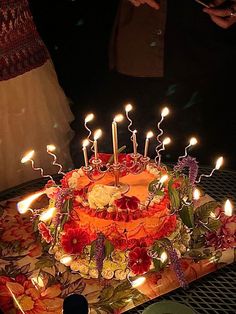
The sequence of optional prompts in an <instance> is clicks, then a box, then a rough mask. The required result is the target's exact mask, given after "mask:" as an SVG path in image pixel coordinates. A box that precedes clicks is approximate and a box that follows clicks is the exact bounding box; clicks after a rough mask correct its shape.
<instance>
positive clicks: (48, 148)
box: [47, 144, 56, 152]
mask: <svg viewBox="0 0 236 314" xmlns="http://www.w3.org/2000/svg"><path fill="white" fill-rule="evenodd" d="M47 150H48V151H49V152H54V151H55V150H56V146H55V145H52V144H51V145H47Z"/></svg>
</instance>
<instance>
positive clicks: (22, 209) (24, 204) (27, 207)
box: [17, 191, 45, 214]
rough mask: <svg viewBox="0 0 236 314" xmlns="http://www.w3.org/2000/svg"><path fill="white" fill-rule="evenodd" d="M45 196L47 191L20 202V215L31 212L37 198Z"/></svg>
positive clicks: (18, 206) (18, 207)
mask: <svg viewBox="0 0 236 314" xmlns="http://www.w3.org/2000/svg"><path fill="white" fill-rule="evenodd" d="M43 194H45V191H40V192H37V193H34V194H33V195H30V196H28V197H27V198H26V199H24V200H23V201H20V202H19V203H18V204H17V210H18V212H19V213H20V214H25V213H26V212H27V211H28V210H31V209H30V205H31V204H32V203H33V201H35V200H36V199H37V198H39V197H40V196H41V195H43ZM31 211H32V210H31Z"/></svg>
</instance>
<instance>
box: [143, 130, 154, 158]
mask: <svg viewBox="0 0 236 314" xmlns="http://www.w3.org/2000/svg"><path fill="white" fill-rule="evenodd" d="M153 135H154V134H153V132H152V131H149V132H148V133H147V137H146V140H145V148H144V157H145V158H146V157H147V155H148V148H149V141H150V138H151V137H153Z"/></svg>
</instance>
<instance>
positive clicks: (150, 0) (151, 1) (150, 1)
mask: <svg viewBox="0 0 236 314" xmlns="http://www.w3.org/2000/svg"><path fill="white" fill-rule="evenodd" d="M129 2H131V3H132V4H133V5H134V6H136V7H139V6H140V5H141V4H147V5H149V6H150V7H151V8H153V9H156V10H158V9H159V7H160V6H159V4H158V3H157V2H156V1H155V0H129Z"/></svg>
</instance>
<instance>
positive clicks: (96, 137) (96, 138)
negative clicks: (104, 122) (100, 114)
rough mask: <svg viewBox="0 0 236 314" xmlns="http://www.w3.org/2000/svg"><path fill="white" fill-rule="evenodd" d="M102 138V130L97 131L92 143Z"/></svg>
mask: <svg viewBox="0 0 236 314" xmlns="http://www.w3.org/2000/svg"><path fill="white" fill-rule="evenodd" d="M101 136H102V130H101V129H98V130H96V131H95V132H94V141H96V140H98V139H99V138H100V137H101Z"/></svg>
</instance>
